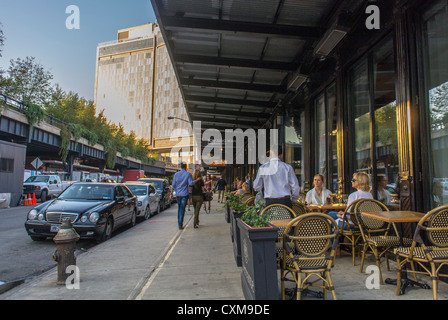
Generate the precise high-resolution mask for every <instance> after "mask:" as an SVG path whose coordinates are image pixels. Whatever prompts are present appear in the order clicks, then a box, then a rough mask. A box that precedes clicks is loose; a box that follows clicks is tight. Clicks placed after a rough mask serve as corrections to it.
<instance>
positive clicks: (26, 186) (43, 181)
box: [23, 175, 64, 202]
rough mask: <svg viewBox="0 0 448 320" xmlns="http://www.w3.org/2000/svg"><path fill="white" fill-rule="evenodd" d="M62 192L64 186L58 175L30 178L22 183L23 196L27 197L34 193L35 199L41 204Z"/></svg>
mask: <svg viewBox="0 0 448 320" xmlns="http://www.w3.org/2000/svg"><path fill="white" fill-rule="evenodd" d="M62 191H64V186H63V184H62V181H61V178H60V177H59V176H58V175H40V176H31V177H29V178H28V179H26V180H25V182H24V183H23V194H24V195H26V196H28V195H29V194H31V195H32V194H33V193H34V194H35V196H36V199H40V200H41V201H42V202H45V201H47V200H48V199H49V198H51V197H56V196H58V195H59V194H60V193H61V192H62Z"/></svg>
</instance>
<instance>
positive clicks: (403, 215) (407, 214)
mask: <svg viewBox="0 0 448 320" xmlns="http://www.w3.org/2000/svg"><path fill="white" fill-rule="evenodd" d="M362 214H363V215H364V216H366V217H369V218H373V219H377V220H381V221H385V222H390V223H394V222H419V221H420V219H421V218H422V217H423V216H424V215H425V214H424V213H421V212H416V211H406V210H398V211H378V212H363V213H362Z"/></svg>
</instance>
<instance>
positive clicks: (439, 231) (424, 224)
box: [394, 205, 448, 300]
mask: <svg viewBox="0 0 448 320" xmlns="http://www.w3.org/2000/svg"><path fill="white" fill-rule="evenodd" d="M422 233H424V234H425V236H426V237H425V238H426V241H427V244H429V245H427V244H425V243H424V241H423V239H422ZM394 253H395V254H396V256H397V275H398V278H397V295H400V283H401V272H402V269H403V268H404V266H405V265H406V264H407V263H410V264H411V270H408V269H406V271H407V272H408V273H413V274H414V279H415V280H416V274H426V275H429V276H430V277H431V280H432V285H433V298H434V300H437V286H438V280H439V277H448V275H446V274H441V273H440V269H441V268H442V266H444V265H447V264H448V205H445V206H440V207H437V208H435V209H433V210H431V211H429V212H428V213H427V214H426V215H424V216H423V217H422V218H421V219H420V222H419V223H418V225H417V228H416V230H415V233H414V239H413V241H412V244H411V246H410V247H399V248H396V249H395V251H394ZM414 263H417V264H418V265H419V266H420V267H421V268H420V270H415V268H414Z"/></svg>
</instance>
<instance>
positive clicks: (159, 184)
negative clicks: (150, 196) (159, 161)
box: [142, 179, 163, 190]
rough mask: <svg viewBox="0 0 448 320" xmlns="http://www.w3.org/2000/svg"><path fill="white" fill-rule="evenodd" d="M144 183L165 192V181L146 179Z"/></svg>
mask: <svg viewBox="0 0 448 320" xmlns="http://www.w3.org/2000/svg"><path fill="white" fill-rule="evenodd" d="M142 181H144V182H147V183H150V184H152V185H153V186H154V188H156V190H163V181H161V180H149V179H145V180H142Z"/></svg>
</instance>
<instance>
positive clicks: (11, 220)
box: [0, 206, 120, 282]
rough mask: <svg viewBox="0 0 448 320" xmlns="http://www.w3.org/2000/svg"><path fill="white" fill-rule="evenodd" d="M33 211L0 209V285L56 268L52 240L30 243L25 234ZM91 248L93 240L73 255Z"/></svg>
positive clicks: (81, 246)
mask: <svg viewBox="0 0 448 320" xmlns="http://www.w3.org/2000/svg"><path fill="white" fill-rule="evenodd" d="M33 207H34V206H19V207H13V208H9V209H0V256H1V257H2V258H1V259H0V282H9V281H14V280H18V279H22V278H28V277H32V276H36V275H39V274H40V273H42V272H44V271H46V270H48V269H50V268H52V267H54V266H56V262H55V261H53V253H54V252H55V250H56V244H55V243H54V242H53V240H51V239H47V240H45V241H33V240H31V238H30V237H29V236H28V234H27V232H26V230H25V227H24V223H25V220H26V216H27V214H28V212H29V211H30V210H31V209H32V208H33ZM118 231H120V230H118ZM94 245H96V243H95V242H94V241H92V240H80V241H78V243H77V252H76V254H79V253H80V252H81V251H83V250H87V249H88V248H91V247H92V246H94Z"/></svg>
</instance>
